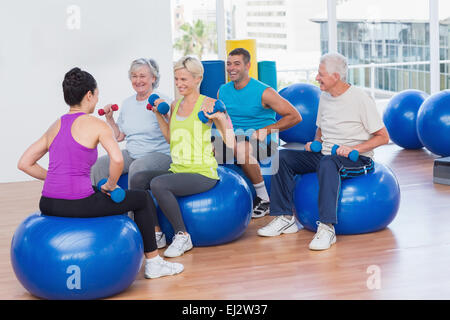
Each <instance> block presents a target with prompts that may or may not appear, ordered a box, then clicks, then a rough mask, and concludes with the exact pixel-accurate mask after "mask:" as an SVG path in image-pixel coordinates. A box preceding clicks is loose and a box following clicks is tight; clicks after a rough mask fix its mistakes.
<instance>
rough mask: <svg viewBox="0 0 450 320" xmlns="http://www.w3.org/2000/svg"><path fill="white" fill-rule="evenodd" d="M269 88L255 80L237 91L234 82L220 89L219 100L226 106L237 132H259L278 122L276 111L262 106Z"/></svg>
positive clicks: (251, 79) (251, 80)
mask: <svg viewBox="0 0 450 320" xmlns="http://www.w3.org/2000/svg"><path fill="white" fill-rule="evenodd" d="M267 88H269V86H268V85H266V84H264V83H262V82H261V81H258V80H256V79H253V78H250V81H249V83H248V84H247V85H246V86H245V87H244V88H242V89H240V90H236V88H235V87H234V83H233V82H232V81H230V82H228V83H226V84H223V85H222V86H221V87H220V89H219V99H220V100H222V101H223V103H224V104H225V106H226V108H227V112H228V114H229V116H230V118H231V122H232V123H233V127H234V130H235V131H237V130H239V131H240V130H244V131H246V130H249V129H253V130H258V129H261V128H263V127H266V126H268V125H271V124H274V123H275V122H276V113H275V111H274V110H272V109H271V108H264V107H263V105H262V95H263V92H264V90H266V89H267Z"/></svg>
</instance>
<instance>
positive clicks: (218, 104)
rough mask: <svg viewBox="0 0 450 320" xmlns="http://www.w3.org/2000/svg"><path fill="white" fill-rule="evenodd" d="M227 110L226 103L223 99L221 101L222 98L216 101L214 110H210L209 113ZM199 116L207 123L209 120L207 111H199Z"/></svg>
mask: <svg viewBox="0 0 450 320" xmlns="http://www.w3.org/2000/svg"><path fill="white" fill-rule="evenodd" d="M225 110H226V108H225V104H224V103H223V102H222V101H220V100H216V103H214V110H213V112H208V114H213V113H216V112H225ZM198 118H199V119H200V121H201V122H203V123H207V122H208V120H209V119H208V118H207V117H206V116H205V113H204V112H203V111H200V112H199V113H198Z"/></svg>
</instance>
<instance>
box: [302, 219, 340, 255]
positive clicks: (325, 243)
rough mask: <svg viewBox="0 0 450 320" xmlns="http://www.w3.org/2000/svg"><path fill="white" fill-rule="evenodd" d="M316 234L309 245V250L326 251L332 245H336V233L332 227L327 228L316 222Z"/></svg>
mask: <svg viewBox="0 0 450 320" xmlns="http://www.w3.org/2000/svg"><path fill="white" fill-rule="evenodd" d="M317 225H318V227H317V232H316V234H315V236H314V238H313V239H312V241H311V243H310V244H309V249H311V250H327V249H329V248H330V247H331V245H332V244H334V243H336V233H335V231H334V227H333V226H331V227H329V226H327V225H326V224H324V223H321V222H319V221H317Z"/></svg>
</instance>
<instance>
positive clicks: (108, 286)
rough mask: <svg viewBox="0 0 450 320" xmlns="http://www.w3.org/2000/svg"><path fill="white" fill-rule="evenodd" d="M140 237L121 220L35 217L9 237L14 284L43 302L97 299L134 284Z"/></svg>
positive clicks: (128, 222) (127, 220)
mask: <svg viewBox="0 0 450 320" xmlns="http://www.w3.org/2000/svg"><path fill="white" fill-rule="evenodd" d="M143 255H144V249H143V242H142V237H141V233H140V232H139V230H138V228H137V226H136V225H135V223H134V222H133V221H132V220H131V219H130V218H128V217H126V216H124V215H119V216H109V217H100V218H62V217H52V216H45V215H42V214H41V213H35V214H32V215H30V216H29V217H28V218H27V219H25V220H24V221H23V222H22V223H21V224H20V225H19V227H18V228H17V230H16V232H15V233H14V236H13V239H12V243H11V263H12V266H13V269H14V272H15V274H16V277H17V279H18V280H19V281H20V283H21V284H22V285H23V286H24V287H25V289H27V290H28V291H29V292H30V293H31V294H33V295H34V296H37V297H40V298H45V299H63V300H71V299H99V298H105V297H108V296H112V295H115V294H118V293H120V292H122V291H124V290H125V289H127V288H128V287H129V286H130V285H131V284H132V283H133V281H134V280H135V278H136V275H137V274H138V272H139V269H140V267H141V264H142V261H143Z"/></svg>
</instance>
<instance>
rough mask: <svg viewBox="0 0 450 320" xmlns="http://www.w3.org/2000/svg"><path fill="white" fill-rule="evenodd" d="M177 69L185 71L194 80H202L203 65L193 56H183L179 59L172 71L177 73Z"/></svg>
mask: <svg viewBox="0 0 450 320" xmlns="http://www.w3.org/2000/svg"><path fill="white" fill-rule="evenodd" d="M179 69H186V70H187V71H189V72H190V73H191V74H192V76H193V77H194V78H202V79H203V72H204V69H203V64H202V63H201V62H200V60H199V59H198V58H197V57H194V56H184V57H182V58H180V59H179V60H178V61H177V62H176V63H175V66H174V67H173V71H177V70H179Z"/></svg>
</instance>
